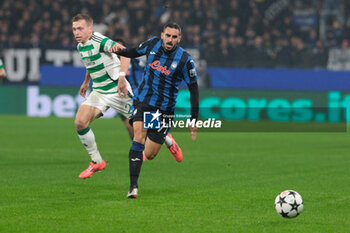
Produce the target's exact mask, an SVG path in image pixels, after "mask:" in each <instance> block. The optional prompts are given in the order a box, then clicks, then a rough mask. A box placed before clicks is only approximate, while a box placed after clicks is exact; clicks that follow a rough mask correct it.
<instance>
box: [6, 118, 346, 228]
mask: <svg viewBox="0 0 350 233" xmlns="http://www.w3.org/2000/svg"><path fill="white" fill-rule="evenodd" d="M91 128H92V129H93V130H94V133H95V136H96V140H97V143H98V146H99V149H100V152H101V154H102V156H103V157H104V159H105V160H106V162H107V167H106V169H105V170H104V171H103V172H99V173H97V174H94V175H93V176H92V177H91V178H90V179H86V180H81V179H79V178H78V175H79V173H80V172H81V171H82V170H83V169H85V168H86V167H87V165H88V163H89V156H88V155H87V153H86V152H85V149H84V148H83V146H82V145H81V143H80V141H79V139H78V136H77V134H76V132H75V128H74V120H73V119H71V118H69V119H59V118H54V117H52V118H27V117H24V116H0V166H1V170H0V190H1V192H0V232H1V233H2V232H3V233H9V232H20V233H24V232H33V233H38V232H45V233H48V232H60V233H61V232H74V233H76V232H85V233H86V232H104V233H105V232H114V233H115V232H191V233H192V232H252V233H261V232H268V233H271V232H310V233H315V232H350V221H349V219H350V185H349V184H350V137H349V134H348V133H199V134H198V138H197V140H196V141H195V142H193V141H191V138H190V133H184V132H175V133H174V134H173V135H174V137H175V138H176V140H177V142H178V144H179V145H180V146H181V147H182V150H183V152H184V160H183V162H182V163H177V162H176V161H175V160H174V159H173V158H172V156H171V155H170V153H169V152H168V150H166V149H165V148H162V150H161V151H160V153H159V154H158V156H157V157H156V158H155V160H153V161H147V162H145V163H144V164H143V167H142V171H141V176H140V180H139V194H140V198H139V199H136V200H129V199H126V197H125V196H126V193H127V190H128V187H129V173H128V172H129V171H128V152H129V148H130V144H131V142H130V139H129V138H128V135H127V133H126V131H125V130H124V128H123V125H122V123H121V121H120V120H119V119H117V118H115V119H101V120H97V121H95V122H93V123H92V124H91ZM285 189H294V190H296V191H298V192H299V193H300V194H301V195H302V197H303V199H304V211H303V212H302V213H301V215H300V216H298V217H297V218H294V219H284V218H282V217H280V216H279V215H278V214H277V213H276V211H275V209H274V199H275V197H276V195H277V194H278V193H279V192H281V191H283V190H285Z"/></svg>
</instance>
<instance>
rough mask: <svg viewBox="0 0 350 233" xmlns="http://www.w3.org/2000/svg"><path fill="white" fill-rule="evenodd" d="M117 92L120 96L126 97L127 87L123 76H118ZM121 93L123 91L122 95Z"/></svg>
mask: <svg viewBox="0 0 350 233" xmlns="http://www.w3.org/2000/svg"><path fill="white" fill-rule="evenodd" d="M117 92H118V94H119V96H120V97H124V98H126V97H127V96H128V88H127V84H126V80H125V77H124V76H119V79H118V86H117ZM121 93H123V94H124V96H122V94H121Z"/></svg>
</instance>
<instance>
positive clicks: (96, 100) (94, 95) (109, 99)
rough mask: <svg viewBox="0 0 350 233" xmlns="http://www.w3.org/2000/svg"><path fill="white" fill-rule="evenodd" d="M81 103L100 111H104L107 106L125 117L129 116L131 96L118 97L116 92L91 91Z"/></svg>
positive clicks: (130, 112)
mask: <svg viewBox="0 0 350 233" xmlns="http://www.w3.org/2000/svg"><path fill="white" fill-rule="evenodd" d="M83 104H85V105H89V106H92V107H95V108H98V109H99V110H101V112H102V113H105V112H106V111H107V110H108V109H109V108H113V109H115V110H116V111H117V112H118V113H119V114H121V115H123V116H124V117H126V118H130V117H131V114H132V111H131V105H132V98H130V97H129V96H128V97H126V98H124V97H119V94H118V93H116V94H101V93H99V92H97V91H92V92H91V93H90V95H89V96H88V97H87V98H86V99H85V100H84V102H83V103H82V105H83Z"/></svg>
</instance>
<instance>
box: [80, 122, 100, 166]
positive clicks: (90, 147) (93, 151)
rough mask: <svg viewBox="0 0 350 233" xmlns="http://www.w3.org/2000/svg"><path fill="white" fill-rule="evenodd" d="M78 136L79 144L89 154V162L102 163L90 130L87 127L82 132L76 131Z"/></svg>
mask: <svg viewBox="0 0 350 233" xmlns="http://www.w3.org/2000/svg"><path fill="white" fill-rule="evenodd" d="M86 131H87V132H86ZM78 136H79V138H80V141H81V143H82V144H83V145H84V147H85V149H86V150H87V152H88V153H89V155H90V157H91V160H92V161H93V162H95V163H102V157H101V155H100V152H99V151H98V149H97V144H96V141H95V135H94V133H93V132H92V130H91V129H90V128H89V127H88V128H86V129H84V130H81V131H78Z"/></svg>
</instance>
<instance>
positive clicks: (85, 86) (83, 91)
mask: <svg viewBox="0 0 350 233" xmlns="http://www.w3.org/2000/svg"><path fill="white" fill-rule="evenodd" d="M88 89H89V84H85V83H83V84H82V85H81V86H80V90H79V93H80V95H81V96H82V97H84V98H85V96H86V92H87V90H88Z"/></svg>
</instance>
